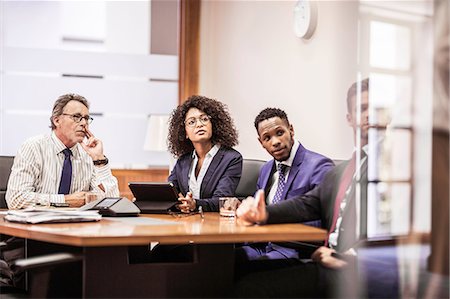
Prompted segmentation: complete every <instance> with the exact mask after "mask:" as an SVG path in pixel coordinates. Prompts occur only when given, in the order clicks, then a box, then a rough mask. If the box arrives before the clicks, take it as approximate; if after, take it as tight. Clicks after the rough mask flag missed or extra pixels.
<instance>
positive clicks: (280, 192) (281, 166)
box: [272, 163, 288, 204]
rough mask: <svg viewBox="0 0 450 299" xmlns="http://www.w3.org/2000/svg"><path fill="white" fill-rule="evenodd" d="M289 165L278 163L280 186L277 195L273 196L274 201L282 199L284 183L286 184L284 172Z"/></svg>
mask: <svg viewBox="0 0 450 299" xmlns="http://www.w3.org/2000/svg"><path fill="white" fill-rule="evenodd" d="M287 167H288V166H287V165H284V164H281V163H280V164H278V186H277V192H275V196H274V197H273V200H272V203H274V204H275V203H279V202H280V201H281V196H282V195H283V190H284V185H285V184H286V177H285V176H284V173H285V171H286V168H287Z"/></svg>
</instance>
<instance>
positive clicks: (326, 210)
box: [267, 159, 367, 251]
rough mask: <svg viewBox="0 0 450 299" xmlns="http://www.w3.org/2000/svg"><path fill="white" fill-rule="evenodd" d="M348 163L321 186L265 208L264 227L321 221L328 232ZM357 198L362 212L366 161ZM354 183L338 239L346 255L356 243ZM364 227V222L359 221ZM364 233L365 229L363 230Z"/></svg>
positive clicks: (330, 175)
mask: <svg viewBox="0 0 450 299" xmlns="http://www.w3.org/2000/svg"><path fill="white" fill-rule="evenodd" d="M348 163H349V161H346V162H343V163H341V164H339V165H338V166H336V167H335V168H333V169H332V170H330V171H329V172H328V173H327V174H326V175H325V177H324V179H323V181H322V182H321V183H320V185H318V186H316V187H315V188H314V189H313V190H311V191H309V192H308V193H306V194H305V195H303V196H296V197H292V198H290V199H288V200H285V201H283V202H280V203H278V204H276V205H269V206H267V212H268V219H267V223H286V222H305V221H312V220H318V219H320V220H321V223H322V228H325V229H327V230H330V228H331V224H332V221H333V212H334V203H335V199H336V194H337V192H338V189H339V184H340V181H341V177H342V174H343V172H344V170H345V168H346V167H347V165H348ZM359 182H360V194H361V206H362V208H363V209H365V207H366V203H367V159H366V161H365V162H364V163H363V164H362V165H361V178H360V180H359ZM355 186H356V181H355V180H353V182H352V187H351V188H352V189H351V191H350V194H349V198H348V202H347V205H346V208H345V210H344V214H343V216H342V218H343V219H342V225H341V226H340V231H339V238H338V246H337V250H338V251H346V250H348V249H349V248H351V247H353V246H354V245H355V243H356V241H357V239H356V208H355V207H356V206H355V197H356V188H355ZM362 220H363V223H364V221H365V218H363V219H362ZM363 229H365V228H363Z"/></svg>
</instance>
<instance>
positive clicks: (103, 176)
mask: <svg viewBox="0 0 450 299" xmlns="http://www.w3.org/2000/svg"><path fill="white" fill-rule="evenodd" d="M94 171H95V177H96V180H97V182H96V184H97V185H100V184H101V183H102V182H103V181H105V180H107V179H109V178H110V177H111V176H112V172H111V168H109V165H108V164H106V165H103V166H96V167H94Z"/></svg>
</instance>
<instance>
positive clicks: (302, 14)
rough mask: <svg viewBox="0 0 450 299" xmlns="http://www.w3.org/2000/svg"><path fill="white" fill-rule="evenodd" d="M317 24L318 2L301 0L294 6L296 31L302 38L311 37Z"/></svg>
mask: <svg viewBox="0 0 450 299" xmlns="http://www.w3.org/2000/svg"><path fill="white" fill-rule="evenodd" d="M316 25H317V4H316V3H315V2H312V1H308V0H299V1H297V4H296V5H295V8H294V31H295V35H297V36H298V37H300V38H304V39H309V38H311V36H312V35H313V33H314V30H315V29H316Z"/></svg>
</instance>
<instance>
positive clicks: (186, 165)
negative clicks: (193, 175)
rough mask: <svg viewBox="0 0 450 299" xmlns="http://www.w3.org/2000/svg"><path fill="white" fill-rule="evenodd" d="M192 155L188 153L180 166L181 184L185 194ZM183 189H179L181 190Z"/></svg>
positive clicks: (187, 188)
mask: <svg viewBox="0 0 450 299" xmlns="http://www.w3.org/2000/svg"><path fill="white" fill-rule="evenodd" d="M192 160H193V159H192V155H189V156H188V157H187V158H186V159H184V160H183V161H182V166H181V185H182V187H183V190H184V194H183V195H186V193H187V192H188V191H189V171H190V170H191V165H192ZM183 190H180V191H182V192H183Z"/></svg>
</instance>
